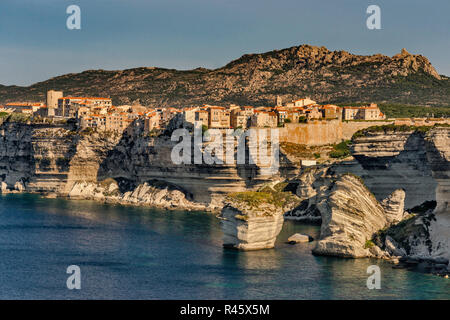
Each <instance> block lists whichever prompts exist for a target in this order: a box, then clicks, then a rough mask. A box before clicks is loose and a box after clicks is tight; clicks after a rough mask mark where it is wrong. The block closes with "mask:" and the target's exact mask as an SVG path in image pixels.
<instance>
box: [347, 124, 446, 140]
mask: <svg viewBox="0 0 450 320" xmlns="http://www.w3.org/2000/svg"><path fill="white" fill-rule="evenodd" d="M436 127H450V125H448V124H435V125H433V126H407V125H394V124H386V125H382V126H372V127H369V128H366V129H362V130H359V131H357V132H355V133H354V134H353V136H352V140H354V139H356V138H360V137H366V136H367V135H368V134H370V133H376V132H383V133H388V132H420V133H427V132H428V131H430V130H431V129H433V128H436Z"/></svg>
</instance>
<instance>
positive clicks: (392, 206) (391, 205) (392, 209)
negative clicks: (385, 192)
mask: <svg viewBox="0 0 450 320" xmlns="http://www.w3.org/2000/svg"><path fill="white" fill-rule="evenodd" d="M405 196H406V193H405V190H403V189H398V190H395V191H394V192H393V193H392V194H391V195H390V196H389V197H387V198H386V199H384V200H382V201H381V206H382V207H383V209H384V211H385V214H386V219H387V221H388V223H390V224H392V223H397V222H400V221H402V220H403V218H404V217H405Z"/></svg>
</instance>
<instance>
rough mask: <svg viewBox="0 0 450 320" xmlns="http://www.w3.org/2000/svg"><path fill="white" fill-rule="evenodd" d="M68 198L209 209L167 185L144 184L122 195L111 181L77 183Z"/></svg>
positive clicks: (173, 207)
mask: <svg viewBox="0 0 450 320" xmlns="http://www.w3.org/2000/svg"><path fill="white" fill-rule="evenodd" d="M68 196H69V197H70V198H72V199H92V200H97V201H102V202H109V203H121V204H131V205H148V206H154V207H159V208H165V209H177V208H183V209H188V210H208V209H209V208H207V207H205V206H203V205H201V204H197V203H194V202H192V201H190V200H188V199H187V198H186V195H185V193H183V192H182V191H181V190H177V189H174V188H171V187H170V186H168V185H161V183H158V184H157V185H156V186H154V185H152V184H150V183H147V182H146V183H143V184H140V185H138V186H137V187H135V188H133V189H131V190H130V191H126V192H124V193H122V192H121V191H120V190H119V186H118V183H117V182H116V181H115V180H113V179H108V180H106V181H104V182H100V183H94V182H77V183H75V184H74V185H73V187H72V189H71V190H70V192H69V194H68Z"/></svg>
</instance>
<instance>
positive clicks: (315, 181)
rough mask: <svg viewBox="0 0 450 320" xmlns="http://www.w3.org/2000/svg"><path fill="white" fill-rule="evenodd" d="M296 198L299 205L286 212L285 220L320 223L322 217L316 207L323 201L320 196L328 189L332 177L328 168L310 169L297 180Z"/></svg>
mask: <svg viewBox="0 0 450 320" xmlns="http://www.w3.org/2000/svg"><path fill="white" fill-rule="evenodd" d="M296 180H297V181H298V186H297V190H296V194H297V196H298V197H299V198H300V200H302V202H301V204H300V205H299V206H298V207H297V208H294V209H293V210H291V211H289V212H286V214H285V218H286V219H289V220H297V221H308V222H320V221H321V219H322V216H321V214H320V211H319V210H318V209H317V206H318V205H320V202H322V201H323V197H322V194H323V193H324V192H326V190H327V189H328V188H329V187H330V185H331V183H332V176H331V173H330V168H329V167H328V166H323V167H321V166H319V167H310V168H308V169H307V170H306V171H305V172H303V173H302V174H301V175H300V176H299V177H298V178H297V179H296Z"/></svg>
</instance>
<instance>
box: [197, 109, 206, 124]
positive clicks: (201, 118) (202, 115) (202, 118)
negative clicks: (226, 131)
mask: <svg viewBox="0 0 450 320" xmlns="http://www.w3.org/2000/svg"><path fill="white" fill-rule="evenodd" d="M195 122H200V123H201V125H202V126H206V127H208V126H209V112H208V110H203V109H200V110H197V111H195Z"/></svg>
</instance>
